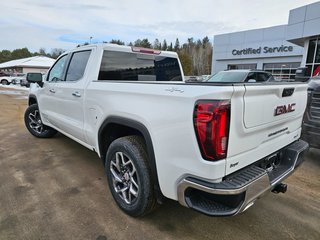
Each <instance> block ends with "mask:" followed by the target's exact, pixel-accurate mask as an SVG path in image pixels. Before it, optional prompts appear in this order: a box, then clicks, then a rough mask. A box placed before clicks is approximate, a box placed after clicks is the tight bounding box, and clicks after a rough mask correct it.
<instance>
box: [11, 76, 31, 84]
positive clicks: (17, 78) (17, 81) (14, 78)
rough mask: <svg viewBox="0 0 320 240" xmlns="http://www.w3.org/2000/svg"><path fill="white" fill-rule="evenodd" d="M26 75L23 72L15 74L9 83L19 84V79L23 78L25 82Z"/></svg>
mask: <svg viewBox="0 0 320 240" xmlns="http://www.w3.org/2000/svg"><path fill="white" fill-rule="evenodd" d="M26 77H27V74H25V73H18V74H16V75H15V76H14V77H13V78H12V79H11V84H14V85H16V84H20V85H21V81H23V80H24V81H25V82H27V79H26Z"/></svg>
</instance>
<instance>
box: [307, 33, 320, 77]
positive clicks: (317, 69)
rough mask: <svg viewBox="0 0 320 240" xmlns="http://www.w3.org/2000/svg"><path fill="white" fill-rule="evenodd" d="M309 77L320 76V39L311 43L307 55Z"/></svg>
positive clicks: (312, 40)
mask: <svg viewBox="0 0 320 240" xmlns="http://www.w3.org/2000/svg"><path fill="white" fill-rule="evenodd" d="M306 67H307V72H306V74H307V76H316V75H319V74H320V37H319V36H318V37H317V38H315V39H311V40H310V41H309V47H308V54H307V61H306Z"/></svg>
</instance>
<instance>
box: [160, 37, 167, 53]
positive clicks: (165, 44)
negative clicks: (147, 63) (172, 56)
mask: <svg viewBox="0 0 320 240" xmlns="http://www.w3.org/2000/svg"><path fill="white" fill-rule="evenodd" d="M167 48H168V44H167V41H166V40H165V39H164V40H163V44H162V48H161V49H162V50H164V51H166V50H167Z"/></svg>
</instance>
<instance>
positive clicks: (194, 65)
mask: <svg viewBox="0 0 320 240" xmlns="http://www.w3.org/2000/svg"><path fill="white" fill-rule="evenodd" d="M106 43H107V42H106ZM109 43H114V44H118V45H125V43H124V42H123V41H121V40H118V39H113V40H111V41H110V42H109ZM127 45H128V46H135V47H144V48H153V49H156V50H166V51H174V52H177V53H178V55H179V58H180V61H181V64H182V67H183V71H184V74H185V75H196V76H198V75H209V74H211V61H212V44H211V43H210V40H209V38H208V37H207V36H206V37H204V38H203V39H202V40H201V39H198V40H194V38H188V41H187V42H186V43H183V44H180V41H179V39H178V38H177V39H176V41H175V43H174V44H173V43H172V42H170V43H168V42H167V41H166V39H164V40H163V41H160V40H159V39H158V38H156V39H155V40H154V42H153V43H151V42H149V40H148V39H147V38H144V39H137V40H136V41H134V42H129V43H128V44H127Z"/></svg>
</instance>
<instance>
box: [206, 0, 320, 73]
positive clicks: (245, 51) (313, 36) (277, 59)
mask: <svg viewBox="0 0 320 240" xmlns="http://www.w3.org/2000/svg"><path fill="white" fill-rule="evenodd" d="M300 66H303V67H307V74H308V75H309V76H314V75H317V74H320V2H316V3H313V4H309V5H306V6H302V7H299V8H295V9H292V10H291V11H290V12H289V21H288V24H286V25H280V26H274V27H269V28H262V29H255V30H249V31H241V32H234V33H227V34H221V35H216V36H214V50H213V58H212V73H216V72H219V71H222V70H226V69H263V70H265V71H268V72H271V73H272V74H273V75H274V76H275V77H278V78H282V79H294V77H295V72H296V69H297V68H298V67H300Z"/></svg>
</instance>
